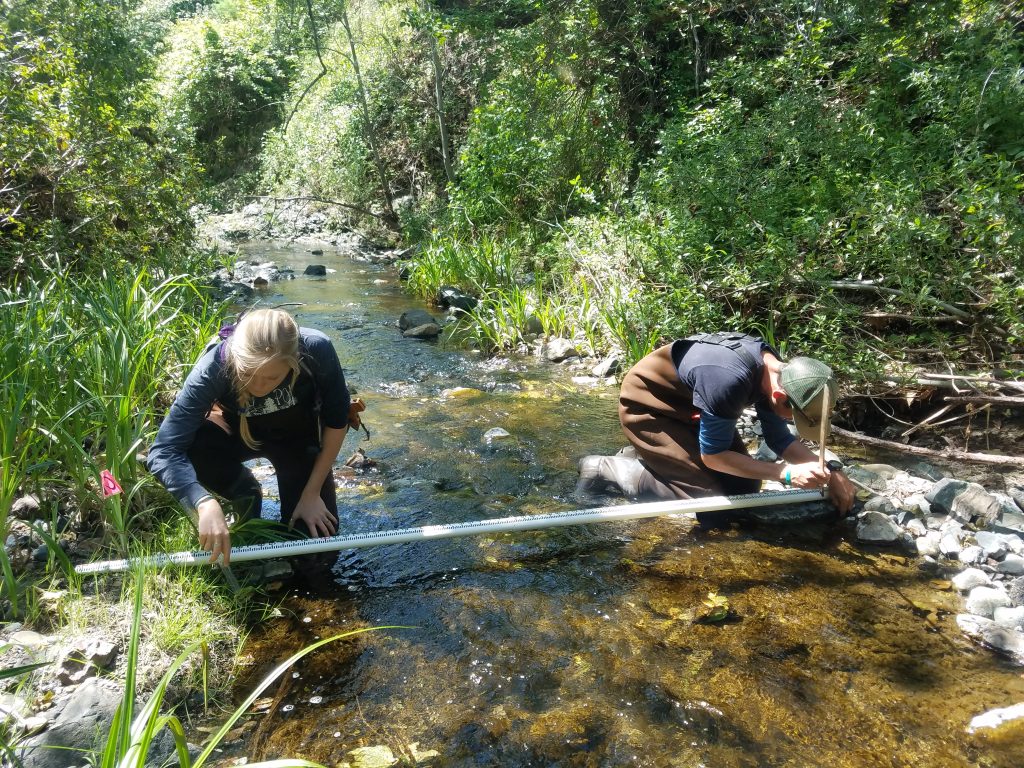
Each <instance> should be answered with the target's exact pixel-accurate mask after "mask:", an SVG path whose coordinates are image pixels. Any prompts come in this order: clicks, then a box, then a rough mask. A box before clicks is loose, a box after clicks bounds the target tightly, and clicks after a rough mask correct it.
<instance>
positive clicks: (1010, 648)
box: [956, 613, 1024, 664]
mask: <svg viewBox="0 0 1024 768" xmlns="http://www.w3.org/2000/svg"><path fill="white" fill-rule="evenodd" d="M956 623H957V626H959V627H960V629H961V630H963V632H964V634H966V635H967V636H968V637H971V638H972V639H974V640H977V641H978V642H980V643H983V644H984V645H986V646H988V647H989V648H993V649H994V650H997V651H1000V652H1002V653H1005V654H1007V655H1008V656H1010V657H1011V658H1012V659H1013V660H1014V661H1016V662H1017V663H1018V664H1024V632H1018V631H1017V630H1016V629H1007V628H1006V627H1001V626H999V625H998V624H996V623H995V622H994V621H993V620H992V619H986V618H983V617H981V616H971V615H969V614H964V613H961V614H960V615H959V616H957V617H956Z"/></svg>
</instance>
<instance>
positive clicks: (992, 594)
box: [967, 587, 1012, 619]
mask: <svg viewBox="0 0 1024 768" xmlns="http://www.w3.org/2000/svg"><path fill="white" fill-rule="evenodd" d="M1011 604H1012V603H1011V602H1010V597H1009V595H1007V594H1006V593H1005V592H1004V591H1003V590H1001V589H999V588H998V587H974V589H972V590H971V592H970V594H969V595H968V596H967V612H968V613H973V614H974V615H975V616H984V617H985V618H986V619H991V618H992V614H993V613H995V610H996V608H1008V607H1009V606H1010V605H1011Z"/></svg>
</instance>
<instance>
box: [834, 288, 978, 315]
mask: <svg viewBox="0 0 1024 768" xmlns="http://www.w3.org/2000/svg"><path fill="white" fill-rule="evenodd" d="M821 284H822V285H827V286H829V287H830V288H838V289H839V290H843V291H870V292H872V293H884V294H886V295H888V296H903V297H904V298H909V296H908V294H907V293H906V292H905V291H901V290H898V289H896V288H888V287H886V286H884V285H877V284H875V283H869V282H853V281H850V280H825V281H823V282H822V283H821ZM915 298H917V299H918V300H919V301H923V302H924V303H926V304H931V305H933V306H936V307H939V308H941V309H944V310H946V311H947V312H949V314H951V315H956V316H957V317H959V318H963V319H964V320H969V319H970V317H971V315H970V313H969V312H965V311H964V310H962V309H960V308H959V307H954V306H953V305H952V304H947V303H946V302H944V301H939V300H938V299H933V298H931V297H930V296H917V297H915Z"/></svg>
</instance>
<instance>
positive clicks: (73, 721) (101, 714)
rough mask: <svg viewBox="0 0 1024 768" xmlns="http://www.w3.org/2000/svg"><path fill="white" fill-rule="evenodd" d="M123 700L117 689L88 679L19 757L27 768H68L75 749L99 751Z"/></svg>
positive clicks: (77, 762) (26, 744)
mask: <svg viewBox="0 0 1024 768" xmlns="http://www.w3.org/2000/svg"><path fill="white" fill-rule="evenodd" d="M120 701H121V693H120V692H119V691H118V690H116V689H114V688H113V687H111V686H109V685H106V684H104V683H101V682H100V681H99V680H97V679H96V678H90V679H89V680H86V681H85V682H84V683H82V685H80V686H79V687H78V688H77V689H76V690H75V691H74V692H73V693H72V694H71V699H70V701H68V703H67V706H65V707H64V710H63V711H62V712H61V713H60V715H58V716H57V719H56V720H54V722H53V724H52V725H51V726H50V728H49V729H48V730H46V731H45V732H43V733H41V734H39V735H38V736H35V737H33V738H31V739H29V740H28V741H26V742H25V743H24V744H23V745H22V747H21V749H20V750H19V754H18V757H19V758H20V760H21V763H22V765H23V766H24V768H67V766H68V765H69V762H68V756H69V755H72V754H75V752H74V750H86V751H91V750H95V749H98V748H100V746H101V745H102V743H103V740H104V739H105V737H106V733H107V729H108V728H109V727H110V723H111V722H112V721H113V719H114V710H116V709H117V705H118V704H119V703H120ZM79 763H80V761H77V760H76V761H74V762H72V763H70V764H72V765H75V764H79Z"/></svg>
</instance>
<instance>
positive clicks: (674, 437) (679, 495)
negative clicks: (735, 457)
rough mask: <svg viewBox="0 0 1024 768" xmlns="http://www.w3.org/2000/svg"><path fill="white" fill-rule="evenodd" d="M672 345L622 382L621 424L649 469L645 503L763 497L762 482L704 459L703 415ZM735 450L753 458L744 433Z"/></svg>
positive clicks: (644, 478)
mask: <svg viewBox="0 0 1024 768" xmlns="http://www.w3.org/2000/svg"><path fill="white" fill-rule="evenodd" d="M679 346H680V345H679V342H676V343H675V344H667V345H665V346H664V347H661V348H660V349H657V350H655V351H654V352H652V353H651V354H649V355H647V357H645V358H644V359H643V360H641V361H640V362H638V363H637V364H636V365H634V366H633V367H632V368H631V369H630V370H629V373H627V374H626V377H625V379H623V381H622V388H621V390H620V393H619V421H620V423H621V424H622V429H623V431H624V432H625V433H626V438H627V439H628V440H629V442H630V443H631V444H632V445H633V447H634V448H635V449H636V453H637V456H638V457H639V459H640V461H641V462H642V464H643V465H644V471H643V472H642V473H641V474H640V476H639V478H638V489H637V490H638V494H637V495H638V498H640V499H666V500H668V499H695V498H701V497H704V496H717V495H727V496H728V495H738V494H746V493H757V492H758V491H759V490H761V481H760V480H751V479H748V478H745V477H736V476H735V475H729V474H726V473H724V472H716V471H715V470H713V469H709V468H708V467H706V466H705V465H704V462H703V461H702V460H701V457H700V445H699V443H698V441H697V434H698V431H699V429H700V413H699V411H698V410H697V409H696V408H694V407H693V392H692V391H690V388H689V387H687V386H686V385H685V384H684V383H683V382H682V381H680V380H679V372H678V370H679V369H678V363H679V361H678V360H677V359H676V358H675V357H674V355H673V350H677V349H678V348H679ZM730 450H733V451H736V452H737V453H742V454H744V455H749V454H748V452H747V448H746V446H745V445H744V444H743V440H742V439H741V438H740V435H739V432H733V438H732V445H731V446H730Z"/></svg>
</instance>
